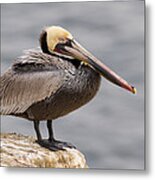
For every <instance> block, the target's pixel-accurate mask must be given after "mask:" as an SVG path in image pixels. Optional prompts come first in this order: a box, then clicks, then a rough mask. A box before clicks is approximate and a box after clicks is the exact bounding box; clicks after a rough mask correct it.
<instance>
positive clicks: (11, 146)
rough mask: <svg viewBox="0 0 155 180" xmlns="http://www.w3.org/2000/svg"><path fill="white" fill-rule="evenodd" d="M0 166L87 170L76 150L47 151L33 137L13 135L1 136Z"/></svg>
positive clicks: (81, 156) (84, 160) (82, 158)
mask: <svg viewBox="0 0 155 180" xmlns="http://www.w3.org/2000/svg"><path fill="white" fill-rule="evenodd" d="M1 166H3V167H44V168H88V166H87V164H86V159H85V157H84V155H83V154H81V153H80V152H79V151H78V150H76V149H69V148H66V151H56V152H54V151H49V150H48V149H46V148H43V147H40V146H39V145H38V144H37V143H36V142H35V139H34V138H33V137H30V136H23V135H17V134H15V133H9V134H1Z"/></svg>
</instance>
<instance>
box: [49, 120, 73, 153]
mask: <svg viewBox="0 0 155 180" xmlns="http://www.w3.org/2000/svg"><path fill="white" fill-rule="evenodd" d="M47 129H48V134H49V139H48V140H49V142H50V143H51V146H50V148H51V147H56V148H58V149H59V150H65V149H64V147H68V148H75V146H73V145H72V144H71V143H68V142H62V141H58V140H56V139H55V138H54V133H53V127H52V120H47ZM50 148H49V149H50Z"/></svg>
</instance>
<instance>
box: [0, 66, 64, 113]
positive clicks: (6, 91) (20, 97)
mask: <svg viewBox="0 0 155 180" xmlns="http://www.w3.org/2000/svg"><path fill="white" fill-rule="evenodd" d="M62 76H63V73H61V71H60V70H59V71H58V70H54V71H43V72H41V71H40V72H30V73H22V74H18V73H17V74H16V73H13V71H12V70H11V69H10V70H8V71H7V72H6V73H5V74H4V75H3V76H2V77H1V79H0V81H1V86H0V100H1V114H16V113H23V112H24V111H26V110H27V109H28V107H30V106H31V105H32V104H33V103H36V102H39V101H41V100H44V99H45V98H47V97H50V96H51V95H52V94H54V93H55V92H56V91H57V90H58V89H59V88H60V87H61V85H62V84H63V78H62Z"/></svg>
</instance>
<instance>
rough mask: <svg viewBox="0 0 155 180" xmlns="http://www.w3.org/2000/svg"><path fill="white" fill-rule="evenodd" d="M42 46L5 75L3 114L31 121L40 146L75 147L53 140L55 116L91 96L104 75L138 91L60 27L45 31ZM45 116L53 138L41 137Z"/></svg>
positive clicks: (0, 98) (1, 89)
mask: <svg viewBox="0 0 155 180" xmlns="http://www.w3.org/2000/svg"><path fill="white" fill-rule="evenodd" d="M40 45H41V50H42V51H41V50H28V51H26V52H25V54H24V55H22V56H21V57H19V58H18V59H17V60H16V61H15V62H14V63H13V65H12V66H11V68H9V69H8V70H7V71H6V72H5V73H4V74H3V75H2V76H1V79H0V81H1V86H0V101H1V114H2V115H14V116H19V117H24V118H26V119H28V120H32V121H33V122H34V127H35V130H36V134H37V138H38V141H37V142H38V143H39V144H40V145H41V146H44V147H46V148H48V149H50V150H59V149H64V147H74V146H73V145H71V144H70V143H65V142H60V141H56V140H55V139H54V137H53V131H52V120H54V119H56V118H58V117H60V116H64V115H66V114H68V113H70V112H72V111H74V110H75V109H77V108H79V107H81V106H82V105H84V104H86V103H87V102H88V101H90V100H91V99H92V98H93V97H94V96H95V94H96V92H97V91H98V88H99V85H100V74H101V75H103V76H105V77H106V78H107V79H108V80H110V81H111V82H113V83H115V84H116V85H118V86H121V87H123V88H125V89H127V90H129V91H131V92H133V93H135V88H133V87H132V86H130V85H128V83H127V82H126V81H125V80H123V79H121V78H120V77H119V76H118V75H116V74H115V73H114V72H113V71H111V70H110V69H109V68H108V67H106V66H105V65H104V64H102V63H101V62H100V61H99V60H97V59H96V58H95V57H94V56H93V55H91V54H90V53H89V52H88V51H86V50H85V49H84V48H83V47H82V46H80V45H79V44H78V43H77V42H76V41H75V40H74V39H73V37H72V35H71V34H70V33H69V32H68V31H66V30H64V29H62V28H60V27H55V26H52V27H49V28H46V29H45V30H43V32H42V33H41V36H40ZM42 120H47V128H48V131H49V139H48V140H44V139H42V137H41V134H40V131H39V122H40V121H42Z"/></svg>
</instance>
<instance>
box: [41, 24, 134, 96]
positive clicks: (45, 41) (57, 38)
mask: <svg viewBox="0 0 155 180" xmlns="http://www.w3.org/2000/svg"><path fill="white" fill-rule="evenodd" d="M40 45H41V48H42V50H43V52H44V53H48V54H50V53H51V54H52V53H54V52H56V53H59V54H62V55H67V56H70V57H72V58H73V61H74V59H77V60H79V61H81V62H82V63H84V64H85V65H88V66H90V67H91V68H93V69H94V70H95V71H97V72H98V73H100V75H101V76H103V77H105V78H106V79H107V80H109V81H111V82H112V83H114V84H116V85H118V86H120V87H122V88H124V89H126V90H128V91H130V92H132V93H133V94H135V93H136V89H135V88H134V87H133V86H131V85H129V84H128V83H127V82H126V81H125V80H124V79H122V78H121V77H120V76H118V75H117V74H116V73H115V72H114V71H112V70H111V69H110V68H108V67H107V66H106V65H105V64H103V63H102V62H101V61H100V60H98V59H97V58H96V57H94V56H93V55H92V54H91V53H90V52H88V51H87V50H86V49H84V48H83V47H82V46H81V45H80V44H79V43H78V42H77V41H75V39H74V38H73V36H72V35H71V33H70V32H68V31H67V30H65V29H64V28H62V27H59V26H51V27H47V28H45V29H44V30H43V32H42V33H41V36H40Z"/></svg>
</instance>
